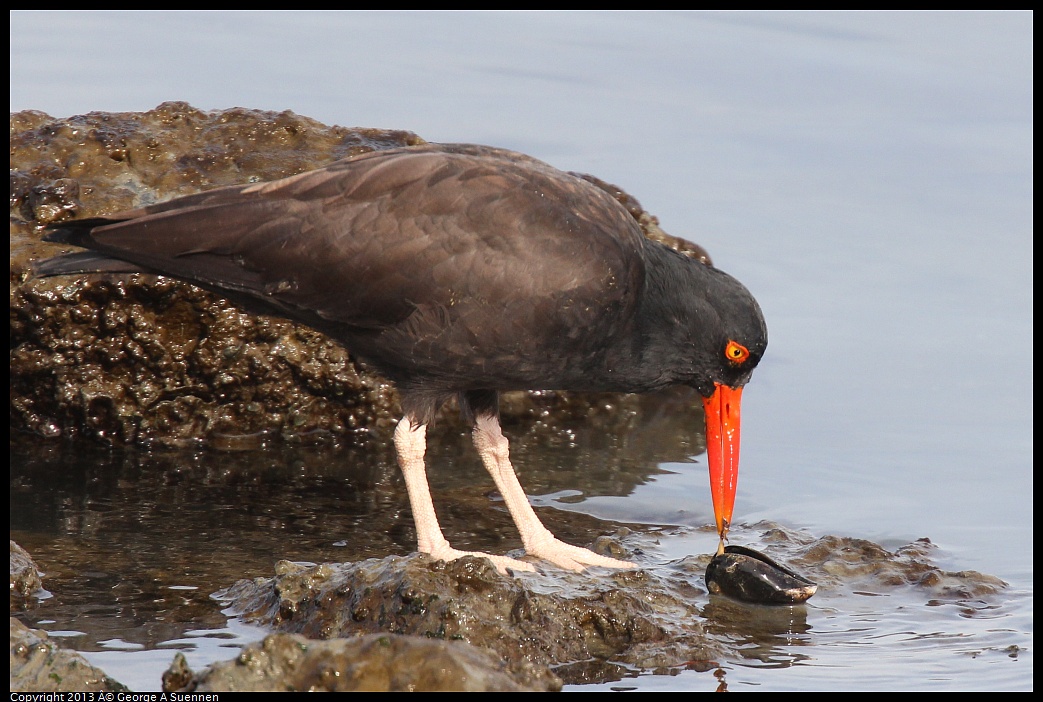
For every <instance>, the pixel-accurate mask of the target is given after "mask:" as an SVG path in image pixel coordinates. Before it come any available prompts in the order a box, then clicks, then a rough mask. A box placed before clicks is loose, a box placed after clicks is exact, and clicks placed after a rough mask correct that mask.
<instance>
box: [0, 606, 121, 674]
mask: <svg viewBox="0 0 1043 702" xmlns="http://www.w3.org/2000/svg"><path fill="white" fill-rule="evenodd" d="M126 690H127V688H126V687H124V686H123V685H121V684H119V683H118V682H116V681H115V680H112V679H111V678H109V677H108V676H107V675H105V673H104V672H102V671H101V670H99V669H98V668H95V667H94V666H92V665H91V664H90V663H88V662H87V661H86V660H85V659H84V658H83V656H81V655H80V654H78V653H76V652H74V651H65V650H62V649H61V648H59V647H58V646H57V645H56V644H55V643H54V642H53V641H51V639H50V638H49V637H48V636H47V634H46V632H43V631H39V630H37V629H30V628H29V627H27V626H25V625H24V624H22V623H21V622H20V621H18V620H17V619H15V618H14V617H11V692H125V691H126Z"/></svg>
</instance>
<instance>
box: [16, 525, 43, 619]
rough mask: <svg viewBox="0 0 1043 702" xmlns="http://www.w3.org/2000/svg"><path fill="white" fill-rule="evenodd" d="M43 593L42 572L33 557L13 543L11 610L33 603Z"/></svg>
mask: <svg viewBox="0 0 1043 702" xmlns="http://www.w3.org/2000/svg"><path fill="white" fill-rule="evenodd" d="M42 593H43V582H42V581H41V580H40V570H39V568H37V567H36V563H34V562H33V558H32V556H30V555H29V553H28V552H27V551H26V550H25V549H24V548H22V547H21V546H19V545H18V544H16V543H15V542H14V541H12V542H11V609H15V608H16V607H20V606H22V605H23V604H25V603H28V602H30V601H32V598H36V597H40V596H41V594H42Z"/></svg>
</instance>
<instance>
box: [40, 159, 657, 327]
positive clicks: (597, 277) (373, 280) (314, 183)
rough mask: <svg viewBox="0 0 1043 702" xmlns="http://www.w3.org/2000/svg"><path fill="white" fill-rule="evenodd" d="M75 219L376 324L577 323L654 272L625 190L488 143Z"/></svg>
mask: <svg viewBox="0 0 1043 702" xmlns="http://www.w3.org/2000/svg"><path fill="white" fill-rule="evenodd" d="M63 226H65V227H66V228H64V229H59V230H58V231H57V232H56V233H55V234H54V235H53V238H54V239H57V240H64V241H69V242H71V243H77V244H79V245H81V246H86V247H88V248H91V249H93V250H96V251H99V252H102V253H105V254H107V255H109V256H112V257H115V258H119V259H123V260H127V261H130V262H132V263H135V264H138V265H140V266H142V267H144V268H147V269H150V270H154V271H156V272H158V273H163V274H167V275H171V276H174V277H178V278H182V279H186V280H190V281H198V282H200V283H202V284H204V285H207V286H209V287H211V288H216V289H219V290H228V291H230V292H234V293H238V294H240V295H243V294H245V295H247V296H252V297H254V298H256V299H257V300H259V301H261V302H264V303H266V304H269V305H270V306H273V307H275V308H277V309H278V310H281V311H283V312H284V313H286V314H288V315H289V316H295V315H296V314H298V313H304V314H309V315H315V316H317V317H318V318H320V319H322V320H326V321H328V322H330V323H331V324H344V325H349V326H353V327H358V328H362V329H366V328H369V329H381V328H385V327H388V326H391V325H400V324H404V323H408V322H407V320H409V319H410V317H413V316H415V314H416V312H417V310H418V309H420V308H423V309H424V310H426V311H427V313H428V315H429V317H428V320H429V321H430V319H433V317H431V316H430V315H435V316H437V314H442V315H448V316H450V317H453V316H454V315H456V317H455V319H456V321H457V323H461V324H463V325H464V326H466V323H464V322H463V320H464V318H465V317H466V316H467V315H473V314H475V313H476V312H475V310H476V309H477V308H478V307H479V306H484V309H485V310H486V314H489V312H490V310H495V314H496V315H498V316H499V317H500V318H501V319H504V320H505V321H507V322H510V320H507V319H506V318H507V317H512V316H513V317H515V318H517V319H514V322H513V323H515V324H518V323H521V322H520V321H519V320H521V319H522V318H528V317H532V316H533V315H535V314H538V313H539V309H536V308H542V309H543V312H542V314H543V315H544V317H546V316H547V315H548V314H550V313H551V312H550V311H551V310H558V312H557V314H558V316H559V317H561V315H562V314H564V315H565V316H566V317H568V318H567V319H564V318H562V319H557V320H556V323H555V324H552V325H551V326H554V327H555V328H561V329H564V328H570V329H571V328H575V325H576V323H580V324H582V322H583V321H584V319H585V318H586V317H588V316H591V315H592V314H593V310H590V309H589V308H590V305H591V302H592V301H598V302H599V304H603V305H608V306H612V305H617V306H618V305H620V304H624V302H625V300H624V298H626V297H627V296H628V295H632V294H633V292H634V291H633V287H634V286H635V285H639V284H640V280H641V275H643V272H642V271H641V270H636V269H635V264H637V266H636V267H637V269H640V260H641V259H640V257H639V256H633V255H632V254H633V253H634V252H635V251H638V250H639V249H640V248H641V247H642V246H643V245H644V242H643V240H642V237H641V235H640V231H639V229H638V228H637V226H636V224H635V223H634V221H633V219H632V218H631V217H630V216H629V214H628V213H627V212H626V210H625V209H624V208H623V207H621V206H619V205H618V204H617V203H616V202H615V201H614V200H613V199H612V198H611V197H610V196H608V195H607V194H606V193H604V192H602V191H601V190H599V189H598V188H596V187H594V186H591V185H590V184H589V183H586V182H584V181H582V180H580V179H578V178H575V177H573V176H570V175H568V174H565V173H563V172H561V171H558V170H556V169H553V168H551V167H549V166H546V165H545V164H542V163H541V162H539V161H536V160H534V159H530V158H528V157H525V156H522V155H521V154H515V153H513V152H507V151H501V150H497V149H490V148H487V147H470V146H463V147H453V146H445V147H440V146H437V145H427V146H426V147H420V148H407V149H398V150H394V151H389V152H374V153H371V154H366V155H364V156H362V157H357V158H353V159H345V160H344V161H339V162H337V163H334V164H332V165H331V166H329V167H327V168H324V169H319V170H316V171H310V172H307V173H303V174H300V175H298V176H292V177H290V178H285V179H282V180H279V181H274V182H271V183H261V184H253V185H244V186H234V187H230V188H221V189H217V190H213V191H209V192H204V193H200V194H198V195H193V196H189V197H186V198H180V199H178V200H174V201H171V202H168V203H162V204H159V205H154V206H151V207H147V208H142V209H140V210H135V211H130V212H125V213H120V214H117V215H113V216H112V217H111V218H103V219H95V220H88V221H84V222H82V223H77V222H70V223H67V225H63ZM534 301H535V302H534ZM540 301H546V302H553V303H554V304H553V305H546V304H544V305H540V304H539V303H540ZM465 303H467V304H465ZM468 305H470V306H469V307H468ZM454 308H455V309H458V310H460V312H459V313H457V312H454ZM526 308H533V309H526ZM543 321H544V323H545V325H546V323H547V322H555V320H550V319H544V320H543ZM414 322H415V320H414Z"/></svg>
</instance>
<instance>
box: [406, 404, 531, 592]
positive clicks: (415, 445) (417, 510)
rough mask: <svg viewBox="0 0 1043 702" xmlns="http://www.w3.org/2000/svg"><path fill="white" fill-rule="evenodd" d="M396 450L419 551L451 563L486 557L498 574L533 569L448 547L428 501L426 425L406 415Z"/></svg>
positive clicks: (516, 561)
mask: <svg viewBox="0 0 1043 702" xmlns="http://www.w3.org/2000/svg"><path fill="white" fill-rule="evenodd" d="M395 451H396V452H397V454H398V465H399V467H400V468H401V469H402V475H403V476H405V479H406V491H407V492H408V493H409V504H410V506H411V507H412V508H413V521H414V522H415V523H416V540H417V550H418V551H420V552H421V553H427V554H430V555H431V556H432V557H434V558H436V559H439V560H443V561H451V560H454V559H456V558H460V557H461V556H481V557H485V558H488V559H490V560H491V561H492V562H493V565H495V566H496V569H497V570H499V571H500V572H501V573H506V572H507V571H508V570H527V571H534V570H536V568H535V567H534V566H533V565H532V564H531V563H526V562H524V561H518V560H515V559H513V558H507V557H506V556H493V555H490V554H487V553H480V552H477V551H458V550H457V549H455V548H453V547H452V546H450V545H449V542H448V541H446V539H445V536H443V535H442V528H441V527H440V526H438V517H437V516H436V515H435V506H434V503H433V502H432V501H431V489H430V488H429V487H428V484H427V468H426V466H425V465H424V453H425V452H426V451H427V427H426V426H425V425H423V424H414V423H413V420H412V418H411V417H409V416H406V417H403V418H402V420H401V421H400V422H399V423H398V426H397V427H396V428H395ZM523 497H524V496H523ZM533 516H535V515H533Z"/></svg>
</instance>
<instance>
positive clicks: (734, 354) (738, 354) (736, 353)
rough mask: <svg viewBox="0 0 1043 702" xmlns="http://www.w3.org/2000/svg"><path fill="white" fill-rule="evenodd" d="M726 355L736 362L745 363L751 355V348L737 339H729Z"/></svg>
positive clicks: (725, 349)
mask: <svg viewBox="0 0 1043 702" xmlns="http://www.w3.org/2000/svg"><path fill="white" fill-rule="evenodd" d="M724 357H725V358H727V359H728V360H729V361H731V362H732V363H735V364H741V363H745V362H746V359H747V358H749V357H750V350H749V349H748V348H746V347H745V346H743V345H742V344H740V343H739V342H737V341H729V342H728V345H727V346H725V347H724Z"/></svg>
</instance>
